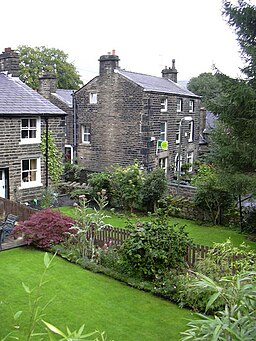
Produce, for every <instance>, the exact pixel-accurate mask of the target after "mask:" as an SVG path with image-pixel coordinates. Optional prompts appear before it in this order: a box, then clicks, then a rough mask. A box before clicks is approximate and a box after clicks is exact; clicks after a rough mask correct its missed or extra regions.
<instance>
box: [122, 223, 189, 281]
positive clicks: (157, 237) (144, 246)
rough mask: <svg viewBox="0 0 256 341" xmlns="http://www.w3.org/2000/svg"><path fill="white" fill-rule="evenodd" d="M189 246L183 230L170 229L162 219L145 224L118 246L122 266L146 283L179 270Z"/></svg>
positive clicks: (182, 227)
mask: <svg viewBox="0 0 256 341" xmlns="http://www.w3.org/2000/svg"><path fill="white" fill-rule="evenodd" d="M190 243H191V240H190V239H189V238H188V234H187V233H186V232H185V227H184V226H180V227H178V226H176V225H170V224H169V223H168V222H167V221H166V220H164V219H156V220H155V221H152V222H145V223H144V224H143V225H142V227H138V228H137V229H136V230H134V231H133V232H132V233H131V234H130V236H129V237H128V238H127V239H126V240H125V242H124V243H123V245H122V246H121V250H120V251H121V255H122V257H123V259H124V263H126V264H128V265H129V266H130V268H131V271H132V272H134V273H135V274H136V275H138V276H141V277H142V278H145V279H155V278H157V277H158V276H164V274H166V273H167V272H168V271H169V270H170V269H175V268H176V269H177V268H182V267H183V266H184V257H185V255H186V252H187V246H188V245H189V244H190Z"/></svg>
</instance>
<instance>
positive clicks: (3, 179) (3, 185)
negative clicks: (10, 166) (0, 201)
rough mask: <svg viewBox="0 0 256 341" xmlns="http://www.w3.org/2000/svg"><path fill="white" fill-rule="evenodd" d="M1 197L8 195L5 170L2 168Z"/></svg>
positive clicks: (0, 177) (0, 179)
mask: <svg viewBox="0 0 256 341" xmlns="http://www.w3.org/2000/svg"><path fill="white" fill-rule="evenodd" d="M0 197H2V198H5V197H6V179H5V171H4V170H3V169H0Z"/></svg>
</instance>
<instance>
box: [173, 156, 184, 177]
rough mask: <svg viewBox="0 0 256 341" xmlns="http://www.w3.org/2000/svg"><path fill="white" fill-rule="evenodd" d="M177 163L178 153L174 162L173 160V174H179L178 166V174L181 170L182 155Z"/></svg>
mask: <svg viewBox="0 0 256 341" xmlns="http://www.w3.org/2000/svg"><path fill="white" fill-rule="evenodd" d="M178 163H179V153H177V154H176V155H175V160H174V173H175V174H178V173H179V166H180V174H181V169H182V155H180V164H178Z"/></svg>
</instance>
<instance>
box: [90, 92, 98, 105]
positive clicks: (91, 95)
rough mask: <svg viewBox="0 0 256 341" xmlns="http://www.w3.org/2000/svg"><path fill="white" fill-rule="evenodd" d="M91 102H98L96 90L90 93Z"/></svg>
mask: <svg viewBox="0 0 256 341" xmlns="http://www.w3.org/2000/svg"><path fill="white" fill-rule="evenodd" d="M89 103H90V104H97V94H96V93H94V92H91V93H90V94H89Z"/></svg>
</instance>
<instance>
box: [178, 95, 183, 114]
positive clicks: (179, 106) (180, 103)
mask: <svg viewBox="0 0 256 341" xmlns="http://www.w3.org/2000/svg"><path fill="white" fill-rule="evenodd" d="M182 110H183V100H182V98H177V112H182Z"/></svg>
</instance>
